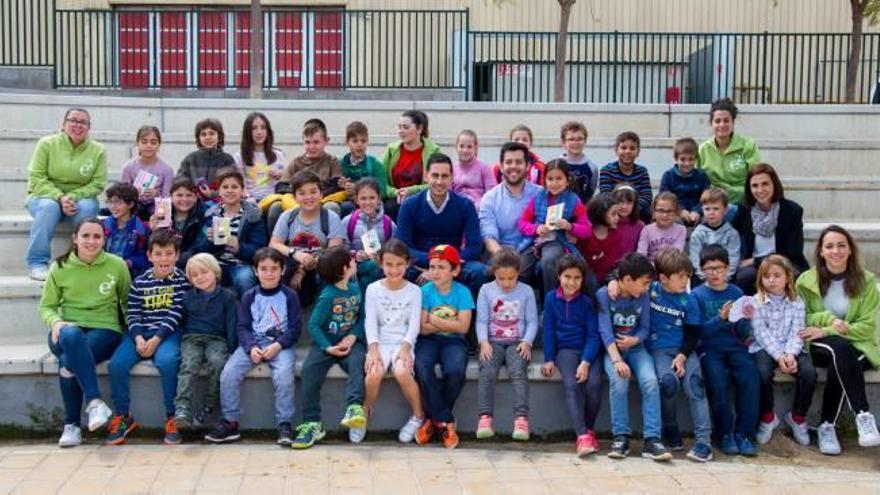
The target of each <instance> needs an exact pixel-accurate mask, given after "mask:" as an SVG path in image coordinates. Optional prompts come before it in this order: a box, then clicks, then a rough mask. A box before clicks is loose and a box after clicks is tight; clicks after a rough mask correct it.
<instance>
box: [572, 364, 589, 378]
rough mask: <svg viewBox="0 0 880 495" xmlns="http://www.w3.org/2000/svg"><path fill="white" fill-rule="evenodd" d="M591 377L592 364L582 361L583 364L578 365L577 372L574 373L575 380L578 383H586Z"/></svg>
mask: <svg viewBox="0 0 880 495" xmlns="http://www.w3.org/2000/svg"><path fill="white" fill-rule="evenodd" d="M589 377H590V363H588V362H586V361H581V364H579V365H578V367H577V370H576V371H575V372H574V379H575V380H577V382H578V383H586V381H587V378H589Z"/></svg>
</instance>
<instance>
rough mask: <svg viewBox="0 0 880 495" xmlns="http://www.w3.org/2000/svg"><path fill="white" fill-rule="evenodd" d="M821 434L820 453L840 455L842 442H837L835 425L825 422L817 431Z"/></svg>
mask: <svg viewBox="0 0 880 495" xmlns="http://www.w3.org/2000/svg"><path fill="white" fill-rule="evenodd" d="M816 431H817V432H818V434H819V452H821V453H823V454H825V455H840V442H838V441H837V431H835V430H834V425H833V424H831V423H829V422H827V421H826V422H824V423H822V424H821V425H819V428H818V429H817V430H816Z"/></svg>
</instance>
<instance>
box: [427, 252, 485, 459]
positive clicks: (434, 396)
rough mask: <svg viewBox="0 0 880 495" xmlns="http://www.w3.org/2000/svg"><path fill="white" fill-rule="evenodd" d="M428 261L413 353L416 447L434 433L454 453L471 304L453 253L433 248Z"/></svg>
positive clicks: (456, 255)
mask: <svg viewBox="0 0 880 495" xmlns="http://www.w3.org/2000/svg"><path fill="white" fill-rule="evenodd" d="M428 260H429V261H428V270H429V272H430V277H431V281H430V282H428V283H427V284H425V285H423V286H422V324H421V333H420V335H419V339H418V341H417V342H416V352H415V370H416V379H417V380H418V381H419V388H420V389H421V392H422V400H423V402H424V404H425V413H426V420H425V422H424V423H423V424H422V426H421V428H419V430H418V431H417V432H416V442H417V443H419V444H425V443H428V442H429V441H431V438H432V437H433V436H434V433H435V432H437V433H439V434H440V436H441V437H442V438H443V446H444V447H446V448H455V447H456V446H457V445H458V435H457V434H456V432H455V417H454V416H453V415H452V407H453V406H454V405H455V401H456V399H458V396H459V394H461V390H462V388H464V383H465V371H466V369H467V341H466V340H465V334H467V332H468V329H469V328H470V326H471V315H472V313H473V310H474V299H473V296H471V292H470V291H469V290H468V288H467V287H465V286H464V285H463V284H460V283H458V282H456V281H455V277H456V276H458V274H459V272H460V271H461V257H460V256H459V254H458V250H457V249H455V248H454V247H453V246H450V245H448V244H440V245H437V246H434V247H433V248H431V250H430V251H429V252H428ZM437 363H440V369H441V371H442V373H443V384H442V385H441V384H440V382H439V381H438V380H437V375H436V373H435V372H434V367H435V366H436V365H437Z"/></svg>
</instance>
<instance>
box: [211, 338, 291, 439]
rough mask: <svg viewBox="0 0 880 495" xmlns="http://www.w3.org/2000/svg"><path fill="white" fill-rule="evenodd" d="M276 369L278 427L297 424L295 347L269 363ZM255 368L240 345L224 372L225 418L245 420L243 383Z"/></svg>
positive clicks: (276, 420)
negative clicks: (285, 424)
mask: <svg viewBox="0 0 880 495" xmlns="http://www.w3.org/2000/svg"><path fill="white" fill-rule="evenodd" d="M266 364H267V365H268V366H269V369H270V370H272V386H273V387H274V388H275V424H278V425H280V424H281V423H292V422H293V413H294V405H293V369H294V365H295V364H296V354H294V351H293V348H289V349H281V352H279V353H278V355H277V356H275V359H273V360H271V361H266ZM254 366H255V365H254V363H253V361H251V357H250V356H249V355H248V353H247V352H245V351H244V349H243V348H242V347H241V346H239V347H237V348H236V349H235V352H233V353H232V355H231V356H229V361H226V366H224V367H223V372H221V373H220V407H221V408H222V409H223V419H225V420H227V421H234V422H238V421H239V420H240V419H241V382H242V380H244V375H245V374H247V372H248V371H250V370H251V368H253V367H254Z"/></svg>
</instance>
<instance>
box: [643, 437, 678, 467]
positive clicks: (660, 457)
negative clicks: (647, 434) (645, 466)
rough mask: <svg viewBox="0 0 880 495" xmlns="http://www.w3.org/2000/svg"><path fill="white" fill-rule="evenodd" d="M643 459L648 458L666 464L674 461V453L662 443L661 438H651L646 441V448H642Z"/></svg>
mask: <svg viewBox="0 0 880 495" xmlns="http://www.w3.org/2000/svg"><path fill="white" fill-rule="evenodd" d="M642 457H647V458H648V459H652V460H655V461H657V462H664V461H669V460H671V459H672V452H670V451H669V450H668V449H667V448H666V446H665V445H663V442H661V441H660V439H659V438H657V437H651V438H646V439H645V446H644V448H642Z"/></svg>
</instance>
